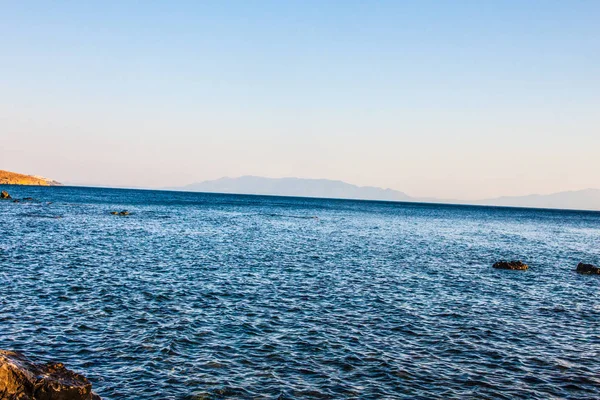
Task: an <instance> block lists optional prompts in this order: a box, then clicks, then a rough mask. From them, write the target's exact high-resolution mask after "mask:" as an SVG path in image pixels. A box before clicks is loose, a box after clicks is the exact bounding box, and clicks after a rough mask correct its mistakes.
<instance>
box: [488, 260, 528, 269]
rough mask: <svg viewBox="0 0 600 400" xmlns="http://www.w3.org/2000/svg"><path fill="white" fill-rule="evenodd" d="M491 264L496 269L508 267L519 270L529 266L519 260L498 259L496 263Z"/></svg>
mask: <svg viewBox="0 0 600 400" xmlns="http://www.w3.org/2000/svg"><path fill="white" fill-rule="evenodd" d="M492 266H493V267H494V268H497V269H510V270H520V271H522V270H526V269H527V268H529V266H528V265H527V264H524V263H523V262H521V261H498V262H497V263H495V264H494V265H492Z"/></svg>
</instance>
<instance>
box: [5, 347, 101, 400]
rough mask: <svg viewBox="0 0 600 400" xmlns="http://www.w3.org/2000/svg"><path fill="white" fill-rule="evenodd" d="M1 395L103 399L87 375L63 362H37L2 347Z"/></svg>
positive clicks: (27, 399)
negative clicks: (96, 392) (70, 368)
mask: <svg viewBox="0 0 600 400" xmlns="http://www.w3.org/2000/svg"><path fill="white" fill-rule="evenodd" d="M0 399H6V400H100V396H98V395H97V394H95V393H93V392H92V384H91V383H90V381H89V380H88V379H87V378H86V377H85V376H83V375H79V374H77V373H75V372H73V371H71V370H68V369H67V368H65V366H64V365H63V364H61V363H47V364H35V363H33V362H31V361H30V360H28V359H27V358H26V357H25V356H24V355H23V354H20V353H16V352H12V351H5V350H0Z"/></svg>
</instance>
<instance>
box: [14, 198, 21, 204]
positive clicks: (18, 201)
mask: <svg viewBox="0 0 600 400" xmlns="http://www.w3.org/2000/svg"><path fill="white" fill-rule="evenodd" d="M20 202H21V200H19V199H14V200H13V203H20Z"/></svg>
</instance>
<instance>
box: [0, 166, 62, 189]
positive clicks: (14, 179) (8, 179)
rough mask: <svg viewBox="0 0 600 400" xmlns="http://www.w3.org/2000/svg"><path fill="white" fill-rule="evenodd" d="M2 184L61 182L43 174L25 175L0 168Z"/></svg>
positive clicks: (53, 184)
mask: <svg viewBox="0 0 600 400" xmlns="http://www.w3.org/2000/svg"><path fill="white" fill-rule="evenodd" d="M0 185H37V186H60V183H58V182H56V181H54V180H52V179H46V178H43V177H41V176H32V175H24V174H18V173H16V172H10V171H3V170H0Z"/></svg>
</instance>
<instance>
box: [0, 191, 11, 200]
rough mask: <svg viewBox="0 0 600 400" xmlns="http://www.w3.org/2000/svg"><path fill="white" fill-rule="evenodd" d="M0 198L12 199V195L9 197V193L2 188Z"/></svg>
mask: <svg viewBox="0 0 600 400" xmlns="http://www.w3.org/2000/svg"><path fill="white" fill-rule="evenodd" d="M0 199H6V200H10V199H12V197H10V194H8V192H7V191H6V190H3V191H2V192H0Z"/></svg>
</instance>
